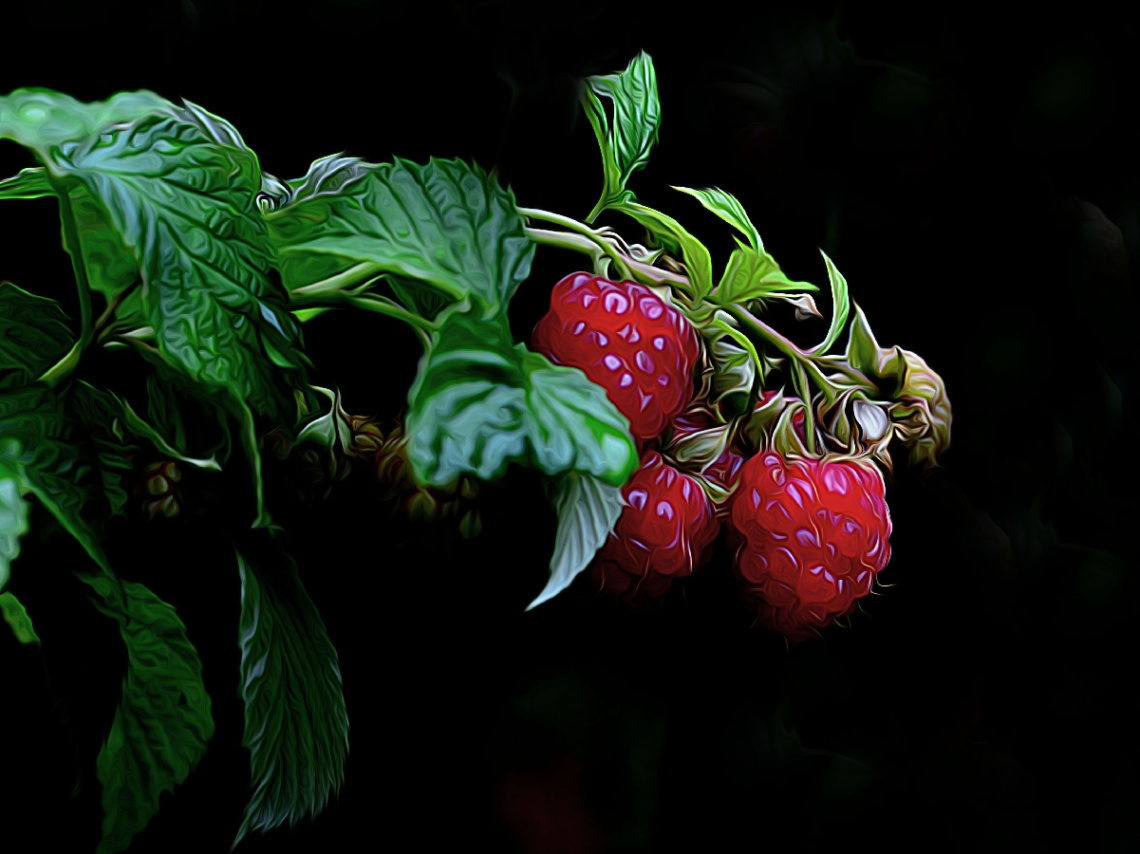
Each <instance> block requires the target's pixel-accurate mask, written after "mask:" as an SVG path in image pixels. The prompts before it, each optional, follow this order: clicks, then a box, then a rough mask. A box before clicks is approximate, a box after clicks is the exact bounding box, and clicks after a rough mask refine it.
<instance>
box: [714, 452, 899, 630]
mask: <svg viewBox="0 0 1140 854" xmlns="http://www.w3.org/2000/svg"><path fill="white" fill-rule="evenodd" d="M884 493H885V486H884V484H883V477H882V475H881V474H880V473H879V471H878V469H876V468H874V467H873V466H871V465H869V464H866V463H860V462H853V461H849V460H828V459H822V460H819V459H801V460H786V459H784V458H783V457H781V456H780V455H779V454H777V453H775V452H773V451H765V452H762V453H760V454H757V455H756V456H754V457H752V458H751V459H750V460H748V461H747V462H746V463H745V464H744V466H743V468H742V469H741V471H740V487H739V489H738V491H737V493H736V495H735V496H734V499H733V502H732V511H731V512H732V521H731V526H730V540H731V542H732V543H733V545H734V546H735V560H734V562H733V566H734V569H735V571H736V575H737V577H738V578H739V579H740V581H741V582H743V584H744V585H745V596H746V598H747V599H749V600H750V602H752V603H754V604H755V605H756V606H757V607H758V612H759V619H760V622H761V623H762V624H763V625H764V626H766V627H767V628H769V629H773V630H775V631H778V632H780V633H782V634H783V635H784V636H785V637H786V638H788V640H791V641H799V640H803V639H804V638H807V637H809V636H810V635H811V634H812V632H813V630H815V629H818V628H822V627H824V626H826V625H828V624H829V623H831V622H832V621H833V620H834V619H835V618H836V617H843V616H847V615H848V614H850V613H851V612H852V611H854V610H855V606H856V600H857V599H858V598H860V597H862V596H865V595H867V594H868V593H870V592H871V587H872V585H873V583H874V581H875V578H876V576H877V574H878V573H879V572H880V571H882V569H883V568H884V567H885V566H886V565H887V562H888V561H889V560H890V556H891V546H890V542H889V539H890V536H891V516H890V511H889V510H888V508H887V504H886V501H885V497H884Z"/></svg>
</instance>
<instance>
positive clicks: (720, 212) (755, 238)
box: [673, 187, 764, 252]
mask: <svg viewBox="0 0 1140 854" xmlns="http://www.w3.org/2000/svg"><path fill="white" fill-rule="evenodd" d="M673 189H674V190H679V191H680V192H682V193H687V194H688V195H690V196H692V197H693V198H695V199H696V200H697V201H699V202H700V203H701V204H702V205H704V207H705V210H708V211H711V212H712V213H714V214H716V215H717V216H718V217H720V218H721V219H723V220H724V221H725V222H727V223H728V224H729V225H731V226H732V227H733V228H735V229H736V230H737V231H739V232H740V233H741V234H743V235H744V236H745V237H747V238H748V242H749V244H751V246H752V248H753V249H754V250H756V251H758V252H763V251H764V241H763V240H761V239H760V232H758V231H757V230H756V226H754V225H753V224H752V220H750V219H749V218H748V214H747V213H745V211H744V207H743V206H742V205H741V204H740V202H738V201H737V200H736V197H735V196H733V195H732V194H731V193H728V192H725V191H724V190H722V189H720V188H719V187H706V188H705V189H703V190H693V189H690V188H689V187H674V188H673Z"/></svg>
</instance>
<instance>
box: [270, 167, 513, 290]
mask: <svg viewBox="0 0 1140 854" xmlns="http://www.w3.org/2000/svg"><path fill="white" fill-rule="evenodd" d="M265 221H266V223H267V224H268V227H269V233H270V237H271V239H272V242H273V245H274V248H275V250H276V252H277V256H278V259H279V260H278V264H279V267H280V271H281V277H282V281H283V282H284V283H285V286H286V287H287V288H288V289H289V290H290V291H293V292H301V291H300V289H303V288H306V287H310V286H316V284H317V283H320V282H325V281H326V280H328V279H329V278H331V277H333V276H337V275H341V274H344V273H345V271H348V270H350V269H356V270H357V273H358V275H355V278H354V281H356V280H359V281H363V280H365V279H367V278H369V277H370V276H376V275H378V274H380V273H392V274H396V275H397V276H400V277H403V278H405V279H415V280H419V281H420V282H426V283H427V284H429V285H431V286H432V287H433V288H435V289H436V291H437V292H438V294H439V296H440V297H442V298H443V300H444V302H446V303H451V302H457V301H459V300H461V299H462V298H464V297H465V296H468V295H471V296H473V297H475V298H477V299H478V300H479V301H480V302H481V303H482V304H483V305H484V306H486V307H487V308H488V309H489V310H491V311H492V312H499V311H504V310H505V307H506V304H507V302H509V300H510V298H511V296H512V295H513V294H514V292H515V289H516V288H517V287H518V285H519V283H520V282H522V281H523V280H524V279H525V278H526V277H527V276H528V275H529V274H530V264H531V259H532V257H533V255H534V243H533V242H532V241H531V240H530V238H529V237H527V235H526V233H525V230H524V226H525V223H524V221H523V218H522V216H520V215H519V213H518V210H517V208H516V206H515V201H514V195H513V194H512V193H511V192H510V191H509V190H506V189H504V188H503V187H501V186H500V185H499V184H498V183H497V182H496V181H495V180H494V179H493V178H491V177H490V176H488V175H487V173H486V172H484V171H483V170H482V169H480V168H479V167H478V166H472V165H468V164H466V163H463V162H462V161H459V160H439V159H435V158H432V159H431V160H430V161H429V162H428V164H427V165H425V166H420V165H417V164H415V163H411V162H409V161H406V160H401V159H398V158H397V159H396V161H395V162H394V163H382V164H378V165H377V164H368V163H364V162H362V161H360V160H357V159H355V158H347V157H334V158H325V159H324V160H320V161H317V162H316V163H314V164H313V166H312V167H311V169H310V175H309V176H307V177H306V178H304V179H301V180H299V181H297V182H294V195H293V199H292V201H291V202H290V203H289V204H287V205H284V206H282V207H281V208H278V209H276V210H274V211H271V212H268V213H266V214H265ZM397 281H398V280H397ZM346 284H348V283H346ZM412 307H413V306H409V308H412Z"/></svg>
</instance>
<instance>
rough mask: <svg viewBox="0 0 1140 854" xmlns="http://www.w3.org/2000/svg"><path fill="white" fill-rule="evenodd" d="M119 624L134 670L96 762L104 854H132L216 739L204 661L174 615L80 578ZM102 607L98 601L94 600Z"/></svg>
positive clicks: (110, 582)
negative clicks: (165, 799)
mask: <svg viewBox="0 0 1140 854" xmlns="http://www.w3.org/2000/svg"><path fill="white" fill-rule="evenodd" d="M80 578H81V579H82V580H83V581H84V582H86V583H87V584H89V585H90V586H91V587H92V588H94V590H95V592H96V593H97V594H98V595H99V597H100V599H101V600H102V602H95V605H96V607H97V608H98V609H99V610H100V611H101V612H103V613H104V614H106V615H107V616H110V617H114V618H115V620H117V621H118V623H119V632H120V634H121V635H122V638H123V641H124V643H126V645H127V655H128V661H129V665H128V669H127V675H126V678H125V679H124V680H123V694H122V698H121V699H120V700H119V705H118V708H117V709H116V710H115V719H114V721H113V722H112V724H111V732H110V733H109V734H108V736H107V741H106V742H105V743H104V744H103V747H102V749H101V750H100V751H99V755H98V757H97V758H96V760H95V765H96V771H97V773H98V777H99V781H100V782H101V783H102V784H103V840H102V841H101V842H100V843H99V847H98V848H97V849H96V854H116V852H121V851H126V850H127V849H128V847H129V846H130V843H131V839H132V838H133V837H134V836H135V835H136V834H138V833H139V832H141V831H142V830H143V829H144V828H145V827H146V825H147V823H148V822H149V821H150V819H151V818H152V817H153V816H154V815H155V813H157V812H158V806H159V799H160V797H161V795H162V793H163V792H172V791H173V790H174V787H175V786H177V785H179V784H180V783H182V782H184V781H185V780H186V778H187V777H188V776H190V772H191V771H192V770H193V769H194V767H195V766H196V765H197V764H198V761H199V760H200V759H201V758H202V755H203V754H204V753H205V752H206V742H208V741H209V740H210V738H211V737H212V736H213V734H214V720H213V718H212V717H211V714H210V697H209V695H208V694H207V693H206V686H205V683H203V681H202V662H201V661H200V660H199V658H198V652H197V650H196V649H194V646H193V644H191V643H190V640H189V638H188V637H187V635H186V626H185V625H184V624H183V623H182V620H181V619H179V617H178V615H177V614H176V613H175V611H174V609H173V608H172V607H171V606H170V605H168V604H167V603H166V602H163V601H162V600H161V599H159V598H158V597H157V596H155V595H154V593H152V592H151V591H150V590H148V589H147V588H146V587H144V586H143V585H141V584H136V583H135V582H133V581H122V580H120V579H118V578H116V577H115V575H114V573H113V572H111V570H110V568H109V567H108V566H107V565H106V564H105V563H104V564H103V565H102V573H101V574H96V575H80ZM93 601H94V600H93Z"/></svg>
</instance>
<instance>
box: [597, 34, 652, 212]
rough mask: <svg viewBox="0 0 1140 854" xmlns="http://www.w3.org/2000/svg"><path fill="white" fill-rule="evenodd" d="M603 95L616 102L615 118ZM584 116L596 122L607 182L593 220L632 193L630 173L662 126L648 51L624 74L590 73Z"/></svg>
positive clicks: (638, 165) (645, 157)
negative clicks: (607, 113)
mask: <svg viewBox="0 0 1140 854" xmlns="http://www.w3.org/2000/svg"><path fill="white" fill-rule="evenodd" d="M602 98H606V99H607V100H609V101H610V102H611V104H612V109H613V122H612V123H611V122H610V120H609V118H608V117H607V115H606V108H605V105H604V104H603V103H602V100H601V99H602ZM581 101H582V106H583V107H584V108H585V110H586V118H588V119H589V121H590V125H591V126H592V127H593V128H594V134H595V136H597V138H598V145H599V147H600V148H601V153H602V170H603V173H604V176H605V183H604V186H603V188H602V195H601V198H600V199H599V201H598V204H597V205H595V206H594V210H593V211H592V212H591V213H590V215H589V216H588V217H587V218H586V222H588V223H592V222H593V221H594V220H595V219H596V218H597V215H598V214H599V213H601V211H603V210H605V208H606V207H608V206H609V205H610V204H612V203H614V202H617V201H618V200H619V199H621V198H622V197H623V195H628V196H629V197H632V194H628V193H627V192H626V190H625V185H626V183H627V182H628V181H629V179H630V177H631V176H632V175H633V173H634V172H636V171H637V170H639V169H642V168H644V166H645V165H646V163H648V162H649V152H650V149H652V148H653V146H654V145H655V144H656V143H657V139H658V132H659V130H660V127H661V103H660V101H659V100H658V98H657V75H656V72H655V71H654V69H653V61H652V60H651V59H650V58H649V54H647V53H645V52H644V51H642V52H640V53H638V54H637V56H635V57H634V58H633V60H632V61H631V62H630V63H629V65H628V66H627V67H626V69H625V71H622V72H621V73H620V74H605V75H598V76H594V77H587V78H586V80H585V81H584V83H583V86H582V90H581Z"/></svg>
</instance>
